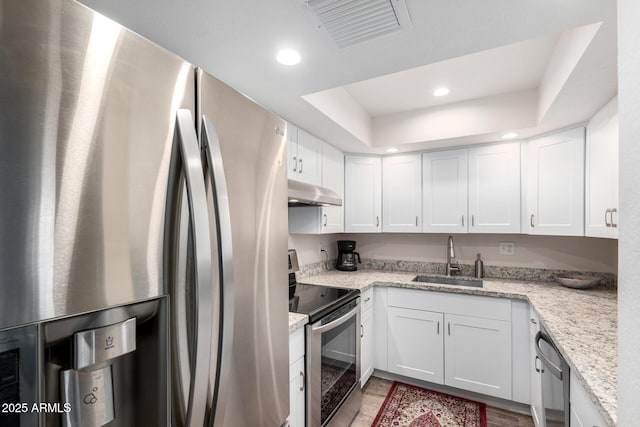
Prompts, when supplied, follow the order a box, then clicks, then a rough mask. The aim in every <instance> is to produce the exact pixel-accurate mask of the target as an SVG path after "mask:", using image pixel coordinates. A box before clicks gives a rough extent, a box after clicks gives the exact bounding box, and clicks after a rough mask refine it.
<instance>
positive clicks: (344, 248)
mask: <svg viewBox="0 0 640 427" xmlns="http://www.w3.org/2000/svg"><path fill="white" fill-rule="evenodd" d="M356 258H357V259H358V264H362V261H360V254H359V253H358V252H356V242H355V241H353V240H338V262H337V263H336V268H337V269H338V270H341V271H356V270H357V269H358V267H356Z"/></svg>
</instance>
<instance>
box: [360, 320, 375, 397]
mask: <svg viewBox="0 0 640 427" xmlns="http://www.w3.org/2000/svg"><path fill="white" fill-rule="evenodd" d="M360 322H361V329H360V386H361V387H364V386H365V384H366V383H367V381H369V378H371V374H373V354H374V353H373V352H374V348H373V310H372V309H369V310H366V311H364V312H363V313H362V317H361V320H360Z"/></svg>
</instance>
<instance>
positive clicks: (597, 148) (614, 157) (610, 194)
mask: <svg viewBox="0 0 640 427" xmlns="http://www.w3.org/2000/svg"><path fill="white" fill-rule="evenodd" d="M618 140H619V138H618V98H617V97H616V98H614V99H612V100H611V101H610V102H609V103H608V104H607V105H605V106H604V108H603V109H602V110H600V111H599V112H598V113H597V114H596V115H595V116H594V117H593V118H592V119H591V121H589V125H588V126H587V148H586V168H587V169H586V183H585V184H586V192H585V197H586V200H585V235H587V236H591V237H609V238H617V237H618Z"/></svg>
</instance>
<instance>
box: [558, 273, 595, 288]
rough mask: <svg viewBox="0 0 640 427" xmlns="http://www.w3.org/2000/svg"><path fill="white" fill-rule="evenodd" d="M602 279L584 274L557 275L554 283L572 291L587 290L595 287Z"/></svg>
mask: <svg viewBox="0 0 640 427" xmlns="http://www.w3.org/2000/svg"><path fill="white" fill-rule="evenodd" d="M601 280H602V277H598V276H589V275H586V274H558V275H557V276H556V281H557V282H558V283H560V284H561V285H563V286H566V287H568V288H574V289H588V288H592V287H594V286H596V285H597V284H598V283H600V281H601Z"/></svg>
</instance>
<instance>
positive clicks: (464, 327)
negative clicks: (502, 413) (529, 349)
mask: <svg viewBox="0 0 640 427" xmlns="http://www.w3.org/2000/svg"><path fill="white" fill-rule="evenodd" d="M444 320H445V323H446V336H445V362H444V366H445V373H444V383H445V384H446V385H449V386H452V387H458V388H461V389H464V390H469V391H474V392H477V393H482V394H486V395H489V396H495V397H500V398H502V399H509V400H510V399H511V322H504V321H500V320H492V319H482V318H478V317H469V316H460V315H456V314H445V315H444Z"/></svg>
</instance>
